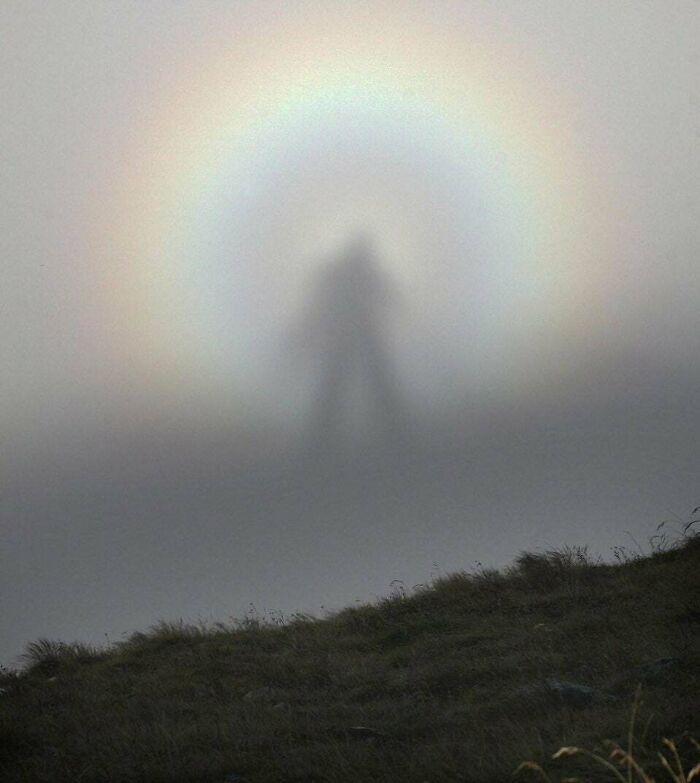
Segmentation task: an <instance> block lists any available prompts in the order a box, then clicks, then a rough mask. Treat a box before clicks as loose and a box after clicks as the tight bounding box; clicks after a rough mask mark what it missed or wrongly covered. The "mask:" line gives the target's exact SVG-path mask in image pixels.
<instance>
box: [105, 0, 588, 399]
mask: <svg viewBox="0 0 700 783" xmlns="http://www.w3.org/2000/svg"><path fill="white" fill-rule="evenodd" d="M353 5H354V4H353ZM358 5H359V4H358ZM265 8H267V7H265ZM311 8H312V6H311V5H309V4H304V3H302V4H296V5H294V7H291V6H290V7H289V8H287V9H286V10H285V11H283V10H282V8H281V7H280V6H279V5H277V6H276V8H275V10H276V11H277V16H276V18H274V19H273V18H271V17H270V16H269V15H268V12H269V9H267V10H264V11H263V10H261V11H259V12H256V11H255V10H254V9H253V8H248V9H247V10H246V13H247V14H249V16H248V17H246V19H245V20H244V21H245V23H244V22H243V21H241V24H240V25H239V27H238V29H236V30H233V29H232V31H231V38H230V40H228V41H226V40H224V41H223V42H222V39H221V38H217V40H216V41H209V42H207V41H203V42H202V48H201V55H202V56H201V58H200V60H199V61H197V62H192V61H191V60H189V61H188V62H186V63H185V62H183V63H182V70H181V72H180V73H175V74H172V73H171V74H169V75H168V77H167V78H166V79H165V82H164V84H163V100H162V102H161V103H160V105H157V106H155V107H154V108H153V112H152V114H151V116H149V117H148V118H147V122H146V125H145V127H143V128H141V130H140V131H139V133H138V134H135V138H137V141H136V142H135V143H134V147H133V148H132V149H130V150H129V151H128V155H127V156H126V160H127V162H128V165H127V167H126V170H125V171H124V172H122V173H123V175H124V176H123V178H121V179H120V178H117V179H116V180H115V182H114V183H113V185H114V187H113V193H114V200H113V202H112V203H111V205H110V210H109V215H110V217H113V216H115V215H116V216H117V218H116V219H111V221H110V225H109V226H108V228H107V229H106V230H108V231H109V232H110V236H111V237H113V238H114V239H115V241H116V245H117V247H118V257H116V258H115V259H114V270H115V276H114V280H113V281H112V282H111V283H110V286H109V288H110V291H109V296H110V301H111V303H112V304H114V303H115V302H116V303H118V312H119V317H118V321H119V323H120V327H119V330H118V335H117V342H118V344H119V345H121V346H124V347H125V348H126V350H127V351H128V353H129V355H130V357H131V359H132V360H135V361H134V363H135V364H137V363H138V360H143V362H144V364H145V365H146V366H147V367H148V371H149V373H151V375H154V374H156V375H157V374H159V373H160V374H161V377H162V379H163V382H164V383H166V384H172V383H174V382H175V379H180V380H182V379H189V380H190V382H191V383H192V384H194V385H197V384H198V383H209V384H211V383H213V384H214V385H217V384H218V385H219V386H221V387H222V388H227V389H231V385H232V384H233V385H235V387H236V389H237V392H238V394H239V396H240V398H241V399H242V400H244V399H253V398H255V397H256V396H257V397H258V398H259V396H260V383H261V378H262V377H263V375H264V373H265V372H269V369H270V367H271V366H274V363H275V359H274V357H275V352H276V351H277V352H279V351H280V345H283V343H284V339H283V335H284V333H285V331H286V330H288V329H289V328H290V325H292V324H293V323H294V320H295V319H296V318H297V317H298V316H299V313H300V312H301V311H303V309H304V306H305V302H306V301H307V299H308V296H309V291H310V290H311V288H312V286H313V281H314V279H315V274H316V272H317V270H318V267H319V265H322V264H323V263H326V262H327V260H328V259H329V258H332V256H333V254H334V253H335V252H337V251H338V249H339V248H340V247H341V246H342V245H343V243H344V242H345V241H346V240H347V238H348V236H349V235H351V234H352V233H353V232H354V231H356V230H358V229H360V230H363V231H365V232H369V233H371V234H372V235H373V237H374V238H375V240H376V243H377V245H378V247H379V250H380V260H381V263H382V265H383V266H384V268H385V271H386V274H387V275H388V276H389V277H390V279H391V280H392V281H393V282H394V284H395V286H396V287H397V289H398V290H399V291H400V298H401V300H402V301H403V304H404V306H403V310H404V320H403V322H402V321H401V319H400V318H399V319H398V320H397V325H396V334H395V338H396V339H395V344H396V347H397V351H398V353H399V355H401V356H402V357H403V359H402V361H403V362H404V364H405V365H406V366H410V367H412V368H413V371H415V372H418V373H419V374H420V371H419V370H417V369H416V368H417V367H418V366H419V365H420V363H421V359H420V350H423V351H424V354H425V351H426V350H428V351H429V352H430V354H431V355H432V356H433V357H435V356H439V357H441V360H444V362H445V363H446V364H450V363H451V365H452V369H453V374H452V376H451V377H452V378H453V379H454V378H460V379H461V381H462V382H463V383H467V384H470V385H471V386H472V387H473V388H477V387H483V388H488V387H489V386H491V385H493V384H499V385H501V386H503V385H505V386H506V387H513V388H514V387H516V386H517V385H518V384H519V383H522V382H523V379H524V378H525V377H526V376H532V377H534V376H538V377H540V378H544V377H545V374H543V373H542V372H541V371H542V370H543V368H544V366H545V359H544V358H543V357H545V356H547V355H553V354H554V353H557V352H558V353H559V355H561V353H562V352H564V353H566V351H568V350H570V349H571V347H572V346H573V344H574V343H575V342H576V341H577V340H579V339H580V338H581V337H582V336H585V334H586V333H587V332H588V331H589V330H590V329H592V328H594V326H593V320H594V318H595V308H593V307H589V308H588V311H589V312H590V315H586V309H587V308H586V307H585V306H584V305H585V303H586V299H587V297H588V295H589V293H590V291H591V290H592V289H593V288H594V287H595V285H596V278H597V276H598V275H599V274H600V272H601V265H600V262H599V261H598V260H597V259H599V258H601V257H602V248H601V243H602V238H600V237H598V238H596V237H594V236H591V235H590V232H589V231H588V228H587V224H586V216H587V215H588V214H589V213H590V210H591V205H592V204H593V188H592V187H591V184H590V182H589V176H588V175H587V173H586V169H585V166H584V164H583V161H582V158H581V156H580V154H579V153H578V152H577V150H576V147H575V145H574V143H573V139H574V134H573V133H572V131H571V128H570V127H569V125H568V122H567V120H566V116H567V111H566V100H565V97H564V95H563V94H562V93H561V92H560V91H559V92H557V91H556V90H555V89H554V88H553V87H552V85H549V84H547V83H545V82H544V81H543V80H542V79H540V78H539V77H538V75H537V73H536V72H535V69H534V68H532V67H531V66H530V69H531V70H530V71H528V70H527V68H525V69H524V67H523V62H522V58H521V57H519V56H516V54H515V53H513V52H511V51H509V49H508V47H507V45H505V44H503V45H501V44H499V43H498V42H496V41H494V40H492V39H491V38H490V37H489V35H488V31H486V30H483V29H482V30H480V29H478V28H477V27H474V26H470V25H469V24H467V22H466V21H465V20H463V19H460V18H457V17H455V16H454V14H453V15H450V14H446V15H445V17H444V19H443V20H439V19H437V16H432V15H430V14H427V13H423V12H419V11H416V9H415V8H413V7H412V6H409V5H407V6H406V7H405V8H404V7H402V8H401V9H396V10H395V11H392V10H391V9H387V8H384V9H382V10H377V9H374V8H372V9H370V8H369V7H368V6H362V7H361V8H355V9H349V8H345V7H341V6H336V5H332V6H328V7H325V9H324V10H323V12H322V13H321V14H320V17H318V18H315V19H314V21H313V23H312V22H311V21H310V20H309V18H308V16H307V14H306V13H305V9H306V10H307V11H310V9H311ZM313 8H314V10H315V11H317V12H318V11H319V9H318V8H315V6H314V7H313ZM258 13H259V16H256V14H258ZM239 21H240V20H239ZM224 38H225V37H224ZM526 65H527V64H526ZM99 227H100V230H101V231H104V230H105V224H104V221H99ZM280 340H281V342H280ZM421 345H422V346H423V348H422V349H420V348H416V346H421ZM426 347H427V348H426ZM429 375H431V373H430V372H427V373H426V376H429ZM545 381H546V378H545ZM434 383H435V384H444V383H445V376H441V375H440V374H439V373H437V374H434Z"/></svg>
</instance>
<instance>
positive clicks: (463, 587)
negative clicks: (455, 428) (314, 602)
mask: <svg viewBox="0 0 700 783" xmlns="http://www.w3.org/2000/svg"><path fill="white" fill-rule="evenodd" d="M699 566H700V539H699V538H698V537H688V536H686V537H684V539H683V540H682V541H681V542H680V543H679V544H677V545H676V546H673V547H668V548H664V547H657V551H655V552H654V553H653V554H650V555H648V556H644V557H642V556H634V557H633V556H630V555H629V553H625V552H618V562H617V563H616V564H614V565H605V564H600V563H596V562H591V560H590V559H589V558H588V557H587V556H586V553H585V552H584V551H581V550H575V549H573V550H572V549H568V550H563V551H560V552H550V553H546V554H536V555H535V554H526V555H522V556H521V557H520V558H519V559H518V560H517V561H516V563H515V564H514V565H513V566H512V567H511V568H509V569H507V570H506V571H505V572H494V571H482V572H478V573H473V574H455V575H452V576H449V577H445V578H441V579H439V580H437V581H436V582H434V583H433V584H431V585H429V586H426V587H424V588H419V589H417V590H415V591H413V592H412V594H410V595H406V594H405V593H404V592H403V591H402V590H400V589H398V590H396V591H395V592H394V594H393V595H392V596H391V597H389V598H386V599H384V600H382V601H379V602H378V603H376V604H374V605H371V606H363V607H358V608H351V609H347V610H345V611H342V612H340V613H338V614H336V615H334V616H332V617H330V618H326V619H314V618H311V617H305V616H296V617H291V618H288V619H286V620H285V621H284V622H282V621H281V620H280V622H277V623H275V622H271V621H269V620H268V621H263V620H260V619H259V618H256V617H249V618H247V619H245V620H243V621H241V622H239V623H235V624H234V625H233V626H223V625H220V626H219V625H217V626H214V627H209V628H202V627H189V626H185V625H183V624H161V625H159V626H157V627H154V628H152V629H151V630H150V631H148V632H146V633H136V634H134V635H133V636H132V637H131V638H130V639H129V640H128V641H126V642H123V643H120V644H117V645H115V646H113V647H111V648H109V649H107V650H94V649H91V648H88V647H85V646H83V645H78V644H62V643H55V642H48V641H39V642H36V643H34V644H32V645H30V647H29V648H28V650H27V655H26V660H27V666H26V667H25V669H23V670H22V671H21V672H19V673H18V672H4V673H3V674H2V677H1V679H0V688H1V689H2V694H1V695H0V780H2V781H7V783H10V782H12V781H51V783H61V781H65V782H66V783H68V781H70V782H71V783H77V781H80V783H91V782H92V781H149V782H150V783H157V781H181V782H183V783H184V781H192V782H194V781H198V782H199V781H202V782H206V781H212V782H214V781H216V782H217V783H224V782H225V781H227V782H228V783H233V782H234V781H241V782H242V781H248V782H249V783H267V782H269V783H273V782H274V783H285V782H286V783H291V782H292V781H297V782H298V783H302V782H307V781H308V782H309V783H311V782H312V781H316V782H318V783H321V781H327V782H329V783H330V782H332V781H348V783H350V781H352V782H353V783H358V782H359V783H363V782H364V781H386V782H387V783H389V782H391V783H397V782H398V781H401V783H412V782H414V781H415V783H424V782H429V783H435V782H436V781H505V780H509V779H513V778H512V775H513V772H514V770H515V768H516V767H517V766H518V765H519V764H520V762H522V761H525V760H533V761H535V762H538V763H539V764H541V765H542V766H543V767H544V768H545V770H546V771H547V774H549V775H551V777H552V779H553V780H560V779H561V778H563V777H567V776H568V777H572V776H576V775H577V776H580V777H581V778H582V779H593V780H598V779H600V780H603V779H613V778H612V777H611V776H612V772H610V771H609V770H606V769H605V768H604V767H603V766H600V765H595V763H594V762H592V761H591V760H590V759H587V758H585V757H583V756H581V755H576V756H567V757H565V758H563V759H560V760H554V761H553V760H552V759H551V756H552V754H553V753H554V752H555V751H556V750H557V749H558V748H559V747H560V745H567V746H571V745H579V746H583V747H587V748H591V749H592V748H596V747H598V748H600V747H601V743H602V741H603V740H604V739H605V738H610V739H613V740H616V741H619V742H621V743H623V744H624V745H625V746H627V744H628V737H627V731H628V726H629V716H630V711H631V707H632V703H633V699H634V692H635V690H636V688H637V686H638V685H639V684H640V683H642V701H641V704H640V705H639V708H638V714H637V721H636V729H635V735H636V737H637V740H636V741H635V744H634V754H635V757H636V758H637V759H638V760H639V761H640V762H642V763H644V764H645V765H647V766H648V769H649V770H650V771H652V772H653V773H654V775H655V776H656V778H657V780H659V781H661V780H664V779H669V780H670V777H667V774H668V773H667V771H665V770H664V769H662V768H661V766H660V762H659V760H658V758H657V755H656V754H657V751H658V750H659V749H662V745H661V741H662V738H664V737H668V738H672V739H674V740H675V742H676V744H677V746H678V749H679V753H680V755H681V762H682V764H683V765H684V766H685V769H686V770H687V769H689V768H690V767H691V766H692V765H693V764H694V763H696V761H697V752H696V751H695V749H694V748H693V746H692V744H691V741H690V735H691V734H692V733H696V734H697V730H698V728H699V726H698V723H699V721H698V717H697V716H700V697H699V695H700V666H699V665H698V664H699V663H700V650H699V647H698V640H699V637H700V633H699V630H700V577H699V574H700V567H699ZM552 678H554V679H552ZM562 681H564V682H563V683H562ZM566 682H571V683H575V684H580V685H585V686H588V687H589V688H593V689H598V690H591V691H586V690H583V689H579V691H576V690H575V689H571V688H570V686H568V685H566ZM567 688H570V691H567V690H566V689H567ZM577 693H578V695H576V694H577ZM572 694H573V696H572ZM669 753H670V751H669ZM537 775H540V777H541V773H539V772H537V771H533V770H528V769H525V770H523V771H521V772H520V773H519V774H518V778H517V779H522V780H534V779H536V777H537ZM606 776H607V777H606ZM626 779H627V773H626V772H625V773H624V777H623V778H622V780H626ZM635 779H636V778H635ZM680 779H681V778H679V780H680Z"/></svg>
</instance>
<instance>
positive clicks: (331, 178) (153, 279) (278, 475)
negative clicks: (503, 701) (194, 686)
mask: <svg viewBox="0 0 700 783" xmlns="http://www.w3.org/2000/svg"><path fill="white" fill-rule="evenodd" d="M699 27H700V24H699V14H698V6H697V4H696V3H692V2H687V3H686V2H679V3H674V4H673V6H672V7H671V8H669V6H668V5H667V4H665V3H661V2H658V3H655V2H651V3H645V4H644V5H643V6H630V5H626V4H619V5H615V6H611V5H610V4H608V3H602V2H600V3H599V2H592V3H587V4H585V6H582V5H581V4H579V3H574V2H561V3H552V2H533V3H528V4H526V5H525V4H521V3H510V2H505V3H500V4H499V5H498V6H497V7H494V6H493V5H492V4H488V3H462V2H457V1H456V0H455V1H454V2H444V3H438V4H437V5H435V4H432V3H431V4H426V3H418V2H416V3H407V4H394V3H368V4H362V7H361V8H355V9H352V10H351V9H347V8H345V7H344V6H342V5H339V4H330V5H329V4H325V3H324V4H319V3H315V2H298V3H291V4H285V5H284V7H282V6H281V5H280V4H277V3H272V2H262V3H255V4H250V3H242V4H236V5H234V6H230V5H228V4H220V3H216V2H208V3H189V2H185V3H179V4H177V5H176V6H175V5H172V4H170V3H161V2H154V3H149V4H148V5H147V6H145V5H143V4H139V3H121V4H119V5H112V4H101V3H85V4H81V3H70V4H68V3H54V4H52V5H51V6H46V5H44V4H34V3H26V2H22V3H19V2H17V3H13V2H10V3H6V4H4V5H3V9H2V10H1V11H0V30H2V33H0V35H2V41H1V45H0V52H2V54H0V58H1V60H0V61H1V62H2V69H0V73H1V74H2V75H1V76H0V97H1V99H2V103H3V106H4V107H6V108H5V110H4V113H3V117H2V119H0V141H1V142H2V149H3V167H2V187H1V189H0V199H1V200H2V210H1V211H0V253H1V257H2V263H3V272H4V274H3V279H4V283H3V287H2V292H1V293H0V297H1V301H2V308H1V315H0V318H1V319H2V330H1V332H0V360H1V361H2V367H3V372H2V375H1V377H0V393H1V396H0V433H1V434H2V442H3V451H2V454H3V456H2V475H1V476H0V482H1V485H0V519H1V520H2V545H1V547H0V596H1V599H0V600H1V606H2V611H1V622H0V626H1V627H0V661H2V662H3V663H9V662H11V661H14V660H16V656H17V655H18V654H19V653H20V652H21V651H22V649H23V646H24V645H25V644H26V643H27V642H28V641H30V640H32V639H34V638H37V637H50V638H53V637H57V638H61V639H71V640H72V639H80V640H86V641H92V642H96V643H102V642H104V641H107V640H111V641H116V640H118V639H120V638H122V636H123V635H124V634H127V633H130V632H132V631H134V630H136V629H139V628H143V627H146V626H149V625H151V624H152V623H154V622H156V621H157V620H158V619H160V618H166V619H172V618H178V617H183V618H185V619H188V620H197V619H202V620H213V619H222V620H226V619H228V618H229V617H231V616H241V615H243V614H245V613H246V612H249V611H255V612H258V613H262V614H264V613H266V612H268V613H269V612H271V613H282V614H284V615H289V614H290V613H293V612H312V613H317V614H323V613H324V612H327V611H331V610H333V609H339V608H341V607H343V606H346V605H349V604H352V603H353V602H355V601H367V600H372V598H373V597H376V596H380V595H385V594H386V593H387V592H388V591H390V590H391V585H392V583H395V580H400V582H401V583H402V584H404V585H406V586H407V587H411V586H413V585H416V584H419V583H425V582H427V581H429V580H430V579H431V578H433V577H434V576H435V575H437V574H438V573H444V572H449V571H452V570H460V569H469V568H473V567H475V566H476V565H477V564H481V565H484V566H497V567H501V566H504V565H506V564H507V563H508V562H509V561H510V560H511V559H512V558H513V557H515V556H516V555H517V554H518V553H519V552H520V551H521V550H523V549H528V550H541V549H546V548H552V547H558V546H563V545H565V544H581V545H588V546H589V547H590V549H591V550H592V551H593V552H596V553H599V554H600V555H601V556H603V557H606V558H607V557H611V556H612V555H611V548H612V547H614V546H617V545H625V546H630V547H642V548H643V547H644V545H645V542H646V540H647V538H648V537H649V535H651V534H652V533H653V531H654V529H655V527H656V525H657V524H658V523H660V522H662V521H667V523H668V525H669V527H673V526H674V525H675V526H681V525H682V524H683V523H684V522H685V521H687V518H688V517H687V514H688V513H689V511H690V510H691V509H692V508H694V507H696V506H697V505H698V503H700V499H699V498H698V473H699V471H698V468H699V467H700V463H699V462H698V458H697V448H698V435H700V413H699V412H698V405H697V400H698V399H699V398H700V365H699V364H698V362H697V356H698V349H699V348H700V345H699V342H700V340H699V336H700V315H699V313H700V310H699V309H698V307H697V299H698V294H699V293H700V273H699V272H698V249H699V248H698V228H697V227H698V225H700V222H699V220H698V218H700V214H698V201H697V195H696V194H697V182H698V151H697V138H698V131H699V130H700V124H699V122H698V119H699V118H698V106H699V105H700V103H699V102H698V95H697V88H698V84H699V83H700V80H699V79H698V76H699V75H700V61H699V58H698V54H697V47H696V45H695V41H696V40H697V37H698V33H700V29H699Z"/></svg>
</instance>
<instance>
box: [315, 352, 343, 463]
mask: <svg viewBox="0 0 700 783" xmlns="http://www.w3.org/2000/svg"><path fill="white" fill-rule="evenodd" d="M351 361H352V357H351V356H350V355H349V352H348V350H347V346H346V345H345V344H344V342H343V341H338V342H337V344H336V345H335V346H333V348H332V350H330V351H329V352H328V355H327V356H326V361H325V362H324V364H323V365H322V367H321V380H320V382H319V384H318V389H317V393H316V399H315V401H314V404H313V407H312V411H311V417H310V421H309V432H308V435H309V437H308V441H309V444H310V446H311V448H312V449H313V450H318V449H322V450H323V449H329V448H332V447H333V446H335V445H337V444H338V442H339V440H340V438H341V435H342V424H343V410H342V406H343V399H344V397H345V394H344V392H345V387H346V386H347V381H348V367H349V364H350V363H351Z"/></svg>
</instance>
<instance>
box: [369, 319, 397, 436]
mask: <svg viewBox="0 0 700 783" xmlns="http://www.w3.org/2000/svg"><path fill="white" fill-rule="evenodd" d="M363 357H364V364H365V372H366V374H367V378H366V380H367V385H368V388H369V393H370V395H371V398H370V403H371V405H372V407H373V408H374V412H375V415H376V423H377V429H378V434H381V435H382V436H383V437H384V438H390V439H392V440H401V439H403V438H404V437H405V436H406V435H407V433H408V427H407V421H406V415H405V410H404V406H403V402H402V399H401V394H400V393H399V383H398V379H397V377H396V374H395V372H394V368H393V366H392V362H391V359H390V358H389V355H388V352H387V351H386V349H385V347H384V344H383V341H382V339H381V337H380V336H379V335H378V334H375V333H374V332H370V331H368V332H367V333H366V334H365V339H364V348H363Z"/></svg>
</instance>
